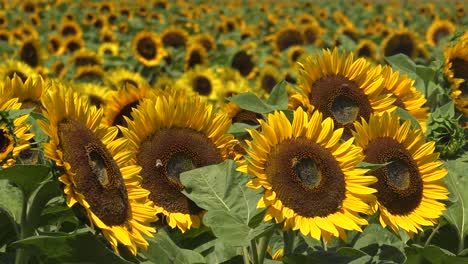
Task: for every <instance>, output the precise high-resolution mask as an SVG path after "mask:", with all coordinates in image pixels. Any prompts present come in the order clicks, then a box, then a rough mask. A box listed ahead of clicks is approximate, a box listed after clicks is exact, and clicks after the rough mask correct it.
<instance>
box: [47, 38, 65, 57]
mask: <svg viewBox="0 0 468 264" xmlns="http://www.w3.org/2000/svg"><path fill="white" fill-rule="evenodd" d="M47 50H48V51H49V53H50V54H53V55H60V54H61V53H62V52H63V46H62V38H61V37H59V36H58V35H50V36H49V39H48V40H47Z"/></svg>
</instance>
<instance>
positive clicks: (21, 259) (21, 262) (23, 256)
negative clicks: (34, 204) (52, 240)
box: [15, 195, 28, 264]
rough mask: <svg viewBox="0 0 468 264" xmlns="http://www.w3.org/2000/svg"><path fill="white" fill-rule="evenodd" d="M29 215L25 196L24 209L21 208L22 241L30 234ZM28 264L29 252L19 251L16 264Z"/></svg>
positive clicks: (17, 251)
mask: <svg viewBox="0 0 468 264" xmlns="http://www.w3.org/2000/svg"><path fill="white" fill-rule="evenodd" d="M27 213H28V199H27V197H24V195H23V207H22V208H21V222H20V227H21V231H20V239H23V238H25V237H26V235H27V233H28V230H27V229H28V227H27V226H28V223H27V219H28V215H27ZM26 263H28V256H27V252H26V251H25V250H24V249H21V248H19V249H17V250H16V258H15V264H26Z"/></svg>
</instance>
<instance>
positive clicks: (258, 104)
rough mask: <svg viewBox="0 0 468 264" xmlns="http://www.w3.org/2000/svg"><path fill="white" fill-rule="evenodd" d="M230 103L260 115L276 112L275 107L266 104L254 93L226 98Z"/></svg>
mask: <svg viewBox="0 0 468 264" xmlns="http://www.w3.org/2000/svg"><path fill="white" fill-rule="evenodd" d="M226 99H227V100H228V101H230V102H233V103H236V104H237V105H238V106H239V107H240V108H242V109H245V110H248V111H251V112H254V113H259V114H266V113H270V112H273V111H275V109H277V108H275V107H273V106H271V105H269V104H267V103H264V102H263V100H262V99H260V98H258V97H257V96H256V95H255V94H253V93H241V94H238V95H236V96H233V97H229V98H226Z"/></svg>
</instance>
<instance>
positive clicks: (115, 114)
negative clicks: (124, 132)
mask: <svg viewBox="0 0 468 264" xmlns="http://www.w3.org/2000/svg"><path fill="white" fill-rule="evenodd" d="M155 95H156V92H155V91H153V90H151V89H150V88H149V87H148V86H141V87H135V86H133V85H132V84H131V83H128V82H127V83H125V87H124V88H121V89H120V90H118V91H116V92H115V93H112V94H111V96H110V98H109V99H108V100H107V104H106V105H105V107H104V119H103V120H102V124H103V125H104V126H108V127H109V126H116V125H120V126H125V125H126V124H127V122H126V121H125V117H130V114H131V113H132V111H134V108H136V107H137V106H138V105H139V104H140V103H141V101H142V100H143V99H145V98H151V97H154V96H155Z"/></svg>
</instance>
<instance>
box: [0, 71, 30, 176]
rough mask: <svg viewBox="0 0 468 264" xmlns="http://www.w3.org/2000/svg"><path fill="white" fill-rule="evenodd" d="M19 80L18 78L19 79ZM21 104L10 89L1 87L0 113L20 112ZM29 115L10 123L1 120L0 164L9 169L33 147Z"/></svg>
mask: <svg viewBox="0 0 468 264" xmlns="http://www.w3.org/2000/svg"><path fill="white" fill-rule="evenodd" d="M17 79H18V78H17ZM7 80H8V78H7ZM19 109H21V103H20V102H18V98H14V96H13V91H12V90H11V89H10V87H7V86H5V85H4V84H2V85H1V86H0V111H9V110H19ZM28 117H29V115H22V116H20V117H17V118H15V119H14V120H13V122H9V120H4V119H3V118H0V164H1V165H2V168H7V167H10V166H12V165H14V164H15V163H16V158H17V157H18V156H19V155H20V154H21V153H22V152H24V151H25V150H27V149H29V148H30V147H31V144H30V143H29V140H31V139H32V138H33V137H34V134H32V133H29V129H30V128H31V125H30V124H28V123H27V122H26V119H28Z"/></svg>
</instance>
